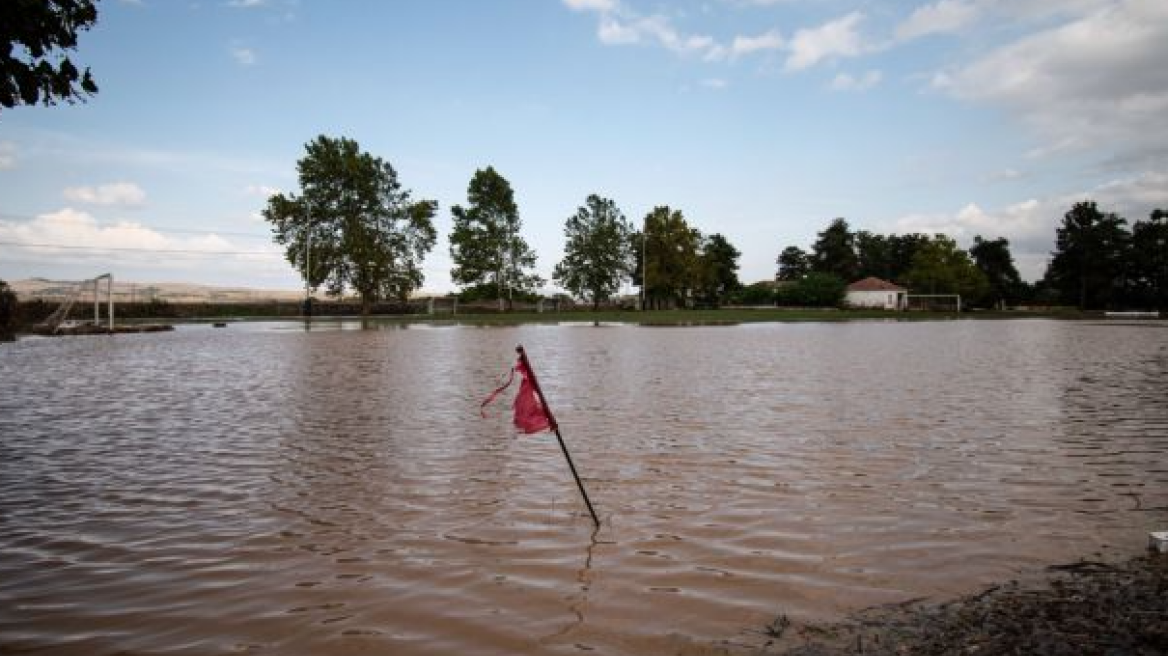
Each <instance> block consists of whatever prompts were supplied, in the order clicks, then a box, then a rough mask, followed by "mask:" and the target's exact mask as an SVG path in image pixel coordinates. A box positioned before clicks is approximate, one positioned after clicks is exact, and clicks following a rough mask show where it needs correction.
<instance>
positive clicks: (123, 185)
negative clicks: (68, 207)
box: [65, 182, 146, 207]
mask: <svg viewBox="0 0 1168 656" xmlns="http://www.w3.org/2000/svg"><path fill="white" fill-rule="evenodd" d="M65 198H66V199H68V200H71V201H73V202H75V203H86V204H88V205H118V206H121V207H140V206H142V205H144V204H146V192H145V191H143V190H142V188H141V187H139V186H138V185H136V184H134V183H133V182H114V183H111V184H104V185H98V186H96V187H89V186H86V187H68V188H67V189H65Z"/></svg>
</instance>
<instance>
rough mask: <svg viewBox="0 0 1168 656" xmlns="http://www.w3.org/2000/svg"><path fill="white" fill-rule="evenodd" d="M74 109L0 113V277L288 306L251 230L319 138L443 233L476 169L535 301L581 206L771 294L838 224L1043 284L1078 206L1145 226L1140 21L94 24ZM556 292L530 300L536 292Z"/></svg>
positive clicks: (1107, 2) (822, 0)
mask: <svg viewBox="0 0 1168 656" xmlns="http://www.w3.org/2000/svg"><path fill="white" fill-rule="evenodd" d="M98 11H99V15H98V21H97V23H96V24H95V25H94V27H93V28H92V29H91V30H89V31H87V32H84V33H83V34H82V36H81V39H80V42H79V44H78V48H77V50H76V51H75V52H74V53H73V54H72V55H71V56H72V59H73V61H74V62H75V63H78V64H80V65H81V66H87V67H89V68H90V69H91V71H92V73H93V76H94V78H95V80H96V82H97V84H98V86H99V87H100V91H99V92H98V93H97V94H96V95H95V96H93V97H92V98H90V99H89V100H88V101H87V102H85V103H80V104H74V105H58V106H54V107H44V106H36V107H17V108H14V109H5V110H0V279H6V280H19V279H23V278H30V277H44V278H49V279H53V280H80V279H83V278H89V277H93V276H96V275H98V274H101V273H106V272H112V273H113V274H114V276H115V278H116V279H118V280H123V281H133V282H193V283H203V284H209V285H222V286H246V287H254V288H264V289H297V288H300V287H302V285H303V283H302V281H301V279H300V278H299V276H298V275H297V274H296V272H295V271H294V270H293V269H292V267H291V266H290V265H289V264H288V263H287V261H286V260H285V259H284V257H283V252H282V249H281V248H279V247H278V246H276V245H275V244H274V243H273V242H272V239H271V232H270V230H269V228H268V225H267V224H266V223H265V222H264V221H263V219H262V217H261V215H260V212H261V210H262V209H263V207H264V206H265V204H266V201H267V198H268V197H269V196H270V195H271V194H272V193H275V192H277V191H283V192H292V193H296V192H297V191H298V180H297V175H296V162H297V160H298V159H299V158H301V157H302V156H303V155H304V152H305V151H304V146H305V144H306V143H308V142H309V141H311V140H312V139H314V138H315V137H317V136H318V135H322V134H323V135H328V136H331V137H347V138H350V139H354V140H356V141H357V142H358V143H359V144H360V145H361V147H362V149H363V150H365V151H367V152H369V153H372V154H373V155H376V156H378V157H381V158H383V159H385V160H386V161H388V162H390V163H391V164H392V165H393V167H394V168H395V169H396V171H397V173H398V179H399V181H400V182H401V183H402V185H403V186H404V187H405V188H407V189H410V190H411V191H412V193H413V197H414V198H416V199H421V198H427V199H435V200H437V201H438V203H439V213H438V216H437V217H436V219H435V227H436V228H437V230H438V233H439V239H438V243H437V245H436V247H435V249H434V251H433V252H432V253H431V254H430V255H429V256H428V257H427V259H426V261H425V265H424V272H425V276H426V280H425V283H424V286H423V289H424V290H426V291H429V292H447V291H452V290H454V289H456V287H455V286H454V285H453V284H452V283H451V280H450V275H449V271H450V268H451V261H450V256H449V243H448V241H447V240H446V236H447V234H448V233H449V230H450V225H451V220H450V208H451V206H452V205H457V204H463V205H465V204H466V188H467V184H468V183H469V181H470V179H471V176H472V175H473V174H474V172H475V171H476V170H477V169H480V168H485V167H487V166H493V167H494V168H495V169H496V170H497V171H498V172H499V173H500V174H501V175H503V176H504V177H505V178H506V179H507V180H508V181H510V183H511V186H512V188H513V189H514V190H515V198H516V201H517V203H518V205H519V210H520V217H521V219H522V221H523V235H524V237H525V238H526V239H527V241H528V243H529V244H530V245H531V246H532V247H533V248H534V249H535V251H536V253H537V255H538V258H539V260H538V265H537V269H538V272H539V273H540V274H541V275H543V276H544V277H545V278H547V279H549V280H550V278H551V271H552V268H553V267H554V266H555V264H556V263H557V262H558V261H559V260H560V259H561V257H562V255H563V244H564V238H563V228H564V222H565V221H566V220H567V219H568V217H569V216H571V215H572V214H573V213H574V212H575V211H576V208H577V207H579V206H581V205H583V204H584V201H585V198H586V197H587V196H588V195H589V194H593V193H595V194H599V195H601V196H603V197H606V198H611V199H613V200H614V201H615V202H616V204H617V206H618V207H619V208H620V209H621V210H622V211H623V213H624V214H625V216H626V217H627V218H628V219H629V220H630V221H632V222H633V223H634V224H635V225H640V224H641V222H642V221H643V218H644V216H645V214H646V213H648V212H649V211H650V210H652V209H653V208H654V207H656V206H660V205H668V206H670V207H672V208H674V209H680V210H681V211H682V212H683V213H684V215H685V217H686V219H687V221H688V222H689V223H690V225H692V226H693V227H696V228H698V229H699V230H701V231H702V232H703V233H705V234H712V233H721V234H722V235H724V236H725V237H726V238H727V239H728V240H729V241H730V242H731V243H732V244H734V245H735V246H736V247H737V248H738V249H739V250H740V251H741V252H742V256H741V258H740V260H739V263H740V266H741V268H740V271H739V276H740V278H741V279H742V280H743V281H744V282H747V283H750V282H755V281H759V280H767V279H771V278H773V276H774V274H775V270H776V265H775V259H776V257H777V255H778V253H779V252H780V251H782V250H783V248H785V247H787V246H799V247H801V248H804V249H810V247H811V245H812V243H814V241H815V238H816V235H817V233H818V232H820V231H822V230H823V229H824V228H826V227H827V225H828V224H829V223H830V222H831V220H832V219H834V218H836V217H843V218H845V219H846V220H847V221H848V223H849V224H850V225H851V227H852V228H853V229H854V230H870V231H873V232H879V233H884V234H888V233H896V234H904V233H909V232H926V233H934V232H944V233H946V234H948V235H950V236H952V237H954V238H956V239H957V241H958V243H959V245H961V246H963V247H968V246H969V245H970V244H971V243H972V240H973V237H974V236H975V235H981V236H983V237H985V238H990V239H992V238H996V237H1005V238H1007V239H1008V240H1009V241H1010V245H1011V249H1012V252H1013V254H1014V257H1015V261H1016V263H1017V265H1018V268H1019V270H1020V271H1021V273H1022V275H1023V277H1024V278H1026V279H1028V280H1032V281H1033V280H1036V279H1037V278H1040V277H1041V276H1042V273H1043V271H1044V270H1045V266H1046V262H1047V261H1048V260H1049V255H1050V251H1051V250H1052V249H1053V247H1054V233H1055V227H1056V226H1057V225H1059V223H1060V222H1061V220H1062V216H1063V214H1064V213H1065V212H1066V211H1067V210H1069V209H1070V208H1071V206H1072V205H1073V204H1074V203H1075V202H1077V201H1081V200H1087V199H1090V200H1095V201H1097V202H1098V203H1099V205H1100V207H1101V209H1104V210H1105V211H1112V212H1118V213H1119V214H1120V215H1122V216H1124V217H1126V218H1127V219H1128V221H1129V223H1130V222H1134V221H1135V220H1138V219H1146V218H1147V217H1148V215H1149V213H1150V212H1151V210H1152V209H1153V208H1156V207H1161V208H1168V120H1166V119H1168V65H1165V62H1168V2H1164V1H1163V0H1058V1H1054V0H939V1H926V2H911V1H907V0H906V1H904V2H899V1H889V0H693V1H691V0H677V1H673V2H664V1H660V2H654V1H651V0H493V1H490V2H486V1H483V0H416V1H410V0H395V1H392V2H382V1H374V0H368V1H361V0H332V1H327V0H200V1H198V2H190V1H186V0H133V1H131V0H101V2H99V4H98ZM554 289H555V288H554V286H553V285H551V284H550V283H549V287H548V290H549V291H552V290H554Z"/></svg>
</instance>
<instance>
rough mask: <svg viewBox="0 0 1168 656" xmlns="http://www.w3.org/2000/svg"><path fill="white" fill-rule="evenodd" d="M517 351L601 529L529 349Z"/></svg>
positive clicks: (590, 510) (593, 520)
mask: <svg viewBox="0 0 1168 656" xmlns="http://www.w3.org/2000/svg"><path fill="white" fill-rule="evenodd" d="M515 351H516V352H517V353H519V361H520V362H522V363H523V368H524V370H525V371H526V373H527V375H528V376H530V377H531V386H532V387H534V388H535V393H536V395H537V396H539V403H540V405H542V406H543V413H544V414H545V415H547V418H548V424H550V425H551V428H552V432H553V433H555V434H556V440H558V441H559V443H560V450H561V451H563V452H564V459H565V460H567V461H568V468H569V469H571V470H572V478H574V479H576V486H577V487H579V488H580V495H581V496H582V497H584V504H585V505H587V506H588V513H589V514H591V515H592V523H593V524H595V525H596V528H598V529H599V528H600V520H599V519H597V517H596V511H595V510H593V509H592V501H591V500H590V499H589V498H588V491H587V490H585V489H584V481H582V480H580V474H577V473H576V465H575V464H573V463H572V455H571V454H570V453H568V446H567V445H566V444H564V437H563V436H562V435H560V425H559V424H557V423H556V418H555V416H554V415H552V409H551V408H550V407H549V406H548V403H547V399H546V398H544V395H543V389H542V388H541V387H540V386H539V380H538V379H536V377H535V371H534V370H532V368H531V362H529V361H528V360H527V351H524V350H523V346H522V345H520V346H516V347H515Z"/></svg>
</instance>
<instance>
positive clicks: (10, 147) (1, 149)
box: [0, 141, 16, 171]
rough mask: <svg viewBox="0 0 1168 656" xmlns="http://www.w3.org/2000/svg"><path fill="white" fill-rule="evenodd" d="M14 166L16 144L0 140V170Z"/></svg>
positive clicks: (6, 169)
mask: <svg viewBox="0 0 1168 656" xmlns="http://www.w3.org/2000/svg"><path fill="white" fill-rule="evenodd" d="M14 168H16V144H14V143H12V142H11V141H0V171H8V170H11V169H14Z"/></svg>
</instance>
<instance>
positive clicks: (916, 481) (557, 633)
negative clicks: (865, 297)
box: [0, 321, 1168, 655]
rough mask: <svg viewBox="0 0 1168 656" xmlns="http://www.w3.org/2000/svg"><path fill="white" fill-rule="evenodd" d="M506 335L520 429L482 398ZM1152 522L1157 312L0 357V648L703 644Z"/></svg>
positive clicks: (153, 650)
mask: <svg viewBox="0 0 1168 656" xmlns="http://www.w3.org/2000/svg"><path fill="white" fill-rule="evenodd" d="M518 343H522V344H524V345H525V346H526V347H527V350H528V353H529V355H530V357H531V360H532V363H533V366H534V368H535V370H536V371H537V373H538V374H539V376H540V379H541V382H542V383H543V386H544V388H545V391H546V393H547V396H548V399H549V403H550V404H551V406H552V409H553V410H554V411H555V412H556V414H557V418H558V419H559V421H560V425H561V427H562V431H563V434H564V437H565V439H566V440H567V443H568V445H569V448H570V449H571V450H572V452H573V456H574V458H575V461H576V465H577V467H578V468H579V470H580V472H581V474H582V475H583V477H584V479H585V482H586V485H587V487H588V490H589V492H590V493H591V496H592V500H593V502H594V504H595V506H596V508H597V511H598V513H599V514H600V516H601V520H602V527H601V529H600V530H599V531H596V532H594V531H593V527H592V524H591V520H590V518H589V517H588V515H587V511H586V509H585V508H584V506H583V503H582V502H581V501H580V497H579V493H578V492H577V489H576V487H575V485H574V483H573V481H572V478H571V474H570V472H569V471H568V468H567V466H566V465H565V463H564V460H563V457H562V455H561V454H560V451H559V447H558V445H557V444H556V441H555V438H554V437H553V436H551V435H550V434H546V433H545V434H539V435H532V436H516V435H515V434H514V433H513V432H512V431H511V430H510V427H509V424H508V417H507V416H506V406H507V402H506V401H504V402H501V403H497V405H496V407H494V408H492V410H491V412H490V413H489V416H488V418H486V419H483V418H481V417H480V416H479V407H478V406H479V402H480V401H481V400H482V398H483V397H484V396H485V395H486V394H487V393H488V392H489V391H490V390H491V389H492V388H493V387H494V386H495V384H496V382H497V380H498V377H499V375H500V374H501V373H503V372H504V371H505V370H506V369H507V367H508V366H509V365H510V363H511V362H512V360H513V356H514V346H515V345H516V344H518ZM1164 528H1168V324H1165V323H1163V322H1159V323H1157V322H1150V323H1143V324H1140V323H1126V324H1102V323H1069V322H1067V323H1063V322H1048V321H1002V322H990V321H956V322H930V323H884V322H872V323H843V324H814V323H809V324H759V325H743V326H719V327H674V328H665V327H635V326H601V327H592V326H588V325H561V326H526V327H508V328H474V327H441V328H437V327H435V328H427V327H419V326H410V327H405V328H402V327H397V326H390V325H384V326H382V327H381V328H380V329H372V330H361V329H359V324H352V323H341V324H338V323H327V322H326V323H317V324H315V325H314V327H313V329H312V330H311V331H305V330H304V328H303V326H302V325H301V324H296V323H282V324H250V325H248V324H233V325H232V326H231V327H229V328H227V329H225V330H222V329H221V330H215V329H213V328H211V327H209V326H185V327H180V329H179V330H177V331H176V332H174V333H164V334H149V335H122V336H116V337H108V336H105V337H103V336H97V337H76V338H61V339H27V340H23V341H21V342H18V343H16V344H7V345H3V346H0V652H3V653H9V652H11V651H22V650H29V651H32V652H34V653H37V654H85V655H100V654H113V653H118V654H164V653H165V654H192V655H193V654H200V655H202V654H228V653H237V652H246V653H252V652H258V653H264V654H296V653H299V654H326V655H331V654H368V653H385V654H390V653H392V654H406V655H410V654H451V653H475V654H576V653H584V652H588V651H594V652H595V653H602V654H673V653H691V654H693V653H704V652H705V651H707V650H710V649H714V648H717V647H726V646H733V645H734V644H735V643H737V642H740V641H742V640H744V639H745V637H746V636H749V635H751V634H750V631H752V630H756V629H758V628H760V627H761V626H762V625H764V624H766V623H768V622H769V621H771V620H772V619H774V618H775V617H776V616H777V615H778V614H780V613H784V614H786V615H788V616H789V617H792V618H794V619H797V620H811V621H826V620H831V619H837V618H840V617H841V616H842V615H843V614H845V613H847V612H849V611H853V610H856V609H859V608H862V607H865V606H869V605H873V604H881V603H891V602H898V601H903V600H907V599H910V598H916V597H931V598H936V599H943V598H945V597H948V596H953V595H957V594H961V593H966V592H971V591H974V590H976V589H978V588H980V587H982V586H985V585H988V584H990V583H992V582H995V581H1002V580H1006V579H1010V578H1014V577H1017V576H1023V575H1025V574H1026V573H1027V572H1033V571H1036V570H1038V569H1040V568H1042V567H1043V566H1045V565H1048V564H1052V563H1064V562H1068V561H1073V560H1076V559H1079V558H1083V557H1087V558H1098V557H1104V558H1106V557H1122V556H1126V555H1131V554H1134V553H1138V552H1139V551H1140V550H1141V549H1142V548H1143V546H1144V545H1145V544H1146V540H1147V536H1146V534H1147V531H1149V530H1154V529H1164Z"/></svg>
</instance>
